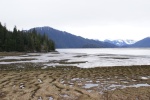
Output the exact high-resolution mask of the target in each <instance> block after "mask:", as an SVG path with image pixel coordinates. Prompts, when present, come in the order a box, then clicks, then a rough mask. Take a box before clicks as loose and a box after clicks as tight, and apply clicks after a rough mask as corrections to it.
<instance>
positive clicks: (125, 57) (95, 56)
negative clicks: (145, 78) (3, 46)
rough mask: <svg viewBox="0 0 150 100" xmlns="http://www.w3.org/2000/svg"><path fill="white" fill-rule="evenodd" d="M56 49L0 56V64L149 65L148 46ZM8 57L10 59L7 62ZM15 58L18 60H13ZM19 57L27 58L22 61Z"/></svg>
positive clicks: (90, 66)
mask: <svg viewBox="0 0 150 100" xmlns="http://www.w3.org/2000/svg"><path fill="white" fill-rule="evenodd" d="M57 51H58V52H59V53H52V52H51V53H29V54H27V55H23V56H7V57H3V58H0V64H11V63H26V62H33V63H39V62H42V63H43V64H44V65H45V68H46V66H53V67H55V66H77V67H81V68H92V67H105V66H110V67H111V66H131V65H150V49H148V48H145V49H144V48H143V49H138V48H135V49H133V48H128V49H126V48H114V49H112V48H111V49H57ZM8 59H10V60H12V61H10V62H9V61H8ZM16 59H20V60H18V61H15V60H16ZM21 59H28V60H24V61H22V60H21ZM29 59H31V60H29ZM5 60H7V61H5ZM68 62H69V63H68Z"/></svg>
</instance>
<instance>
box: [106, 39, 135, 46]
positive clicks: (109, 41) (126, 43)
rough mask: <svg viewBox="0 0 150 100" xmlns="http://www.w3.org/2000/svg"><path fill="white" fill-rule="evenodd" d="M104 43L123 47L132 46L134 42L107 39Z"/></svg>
mask: <svg viewBox="0 0 150 100" xmlns="http://www.w3.org/2000/svg"><path fill="white" fill-rule="evenodd" d="M104 42H108V43H112V44H115V45H117V46H125V45H131V44H134V43H135V42H136V41H135V40H130V39H126V40H121V39H118V40H109V39H106V40H104Z"/></svg>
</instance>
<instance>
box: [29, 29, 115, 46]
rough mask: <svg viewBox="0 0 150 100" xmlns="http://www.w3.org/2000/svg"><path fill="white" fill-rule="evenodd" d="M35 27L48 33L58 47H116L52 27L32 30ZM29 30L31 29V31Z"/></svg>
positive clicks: (39, 31) (41, 31)
mask: <svg viewBox="0 0 150 100" xmlns="http://www.w3.org/2000/svg"><path fill="white" fill-rule="evenodd" d="M33 29H35V30H36V31H37V32H38V33H40V34H47V36H48V37H49V38H51V39H52V40H53V41H54V42H55V45H56V48H115V47H117V46H116V45H114V44H111V43H107V42H102V41H97V40H92V39H86V38H83V37H80V36H76V35H73V34H71V33H68V32H64V31H60V30H57V29H53V28H51V27H35V28H32V29H30V30H33ZM30 30H29V31H30Z"/></svg>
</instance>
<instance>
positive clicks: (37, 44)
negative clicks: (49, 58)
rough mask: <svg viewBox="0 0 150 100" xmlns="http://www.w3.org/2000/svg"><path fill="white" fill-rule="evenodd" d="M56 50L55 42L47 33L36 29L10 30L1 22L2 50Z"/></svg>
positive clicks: (0, 41) (0, 43)
mask: <svg viewBox="0 0 150 100" xmlns="http://www.w3.org/2000/svg"><path fill="white" fill-rule="evenodd" d="M54 50H55V44H54V42H53V41H52V40H51V39H49V38H48V36H47V35H46V34H43V35H41V34H38V33H37V32H36V30H35V29H33V30H30V31H20V30H17V27H16V26H15V27H14V29H13V31H9V30H8V29H7V28H6V26H5V25H4V26H3V25H2V24H1V23H0V52H4V51H6V52H11V51H18V52H50V51H54Z"/></svg>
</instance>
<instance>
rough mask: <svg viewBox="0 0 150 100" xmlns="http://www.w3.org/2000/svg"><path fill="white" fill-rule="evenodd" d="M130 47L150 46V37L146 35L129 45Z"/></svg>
mask: <svg viewBox="0 0 150 100" xmlns="http://www.w3.org/2000/svg"><path fill="white" fill-rule="evenodd" d="M129 47H132V48H149V47H150V37H146V38H144V39H142V40H139V41H137V42H136V43H134V44H132V45H129Z"/></svg>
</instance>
